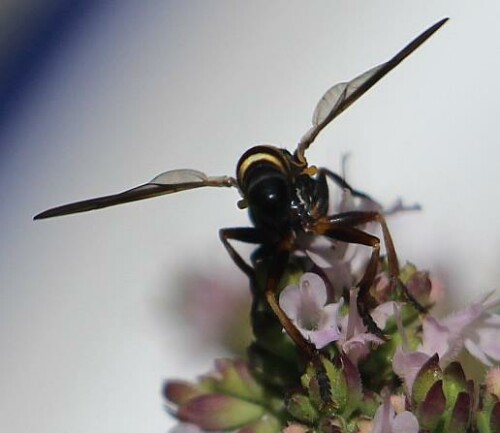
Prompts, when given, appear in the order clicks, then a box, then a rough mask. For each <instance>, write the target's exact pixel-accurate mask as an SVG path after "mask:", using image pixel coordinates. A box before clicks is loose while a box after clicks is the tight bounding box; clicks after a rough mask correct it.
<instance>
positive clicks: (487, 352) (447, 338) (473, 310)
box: [419, 293, 500, 366]
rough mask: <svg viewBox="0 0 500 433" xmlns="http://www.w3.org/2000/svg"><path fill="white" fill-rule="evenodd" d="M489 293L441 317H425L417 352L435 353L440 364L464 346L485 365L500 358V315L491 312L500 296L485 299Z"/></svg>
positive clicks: (455, 355) (498, 303) (499, 303)
mask: <svg viewBox="0 0 500 433" xmlns="http://www.w3.org/2000/svg"><path fill="white" fill-rule="evenodd" d="M491 295H492V293H489V294H488V295H486V296H485V297H483V299H481V300H480V301H479V302H476V303H475V304H472V305H470V306H469V307H466V308H464V309H463V310H462V311H459V312H456V313H453V314H451V315H449V316H447V317H445V318H444V319H441V320H439V319H436V318H434V317H431V316H428V317H426V318H425V319H424V321H423V339H422V345H421V347H420V348H419V351H421V352H424V353H427V354H428V355H433V354H434V353H437V354H438V355H439V359H440V364H441V365H442V366H443V365H446V364H448V363H450V362H451V361H453V360H454V359H455V358H456V357H457V356H458V355H459V353H460V352H461V351H462V350H463V349H464V348H465V349H467V351H468V352H469V353H470V354H471V355H473V356H474V357H476V358H477V359H478V360H479V361H481V362H482V363H483V364H485V365H488V366H491V365H492V360H493V361H496V362H498V361H500V344H498V335H499V332H500V315H499V314H495V313H494V312H492V310H493V309H495V308H497V307H498V306H500V298H496V299H492V300H488V299H489V298H491Z"/></svg>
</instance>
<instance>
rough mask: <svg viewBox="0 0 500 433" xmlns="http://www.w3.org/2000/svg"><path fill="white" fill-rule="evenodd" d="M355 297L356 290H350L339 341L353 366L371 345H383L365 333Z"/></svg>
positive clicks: (372, 335) (368, 350)
mask: <svg viewBox="0 0 500 433" xmlns="http://www.w3.org/2000/svg"><path fill="white" fill-rule="evenodd" d="M357 297H358V289H351V290H350V291H349V313H348V314H347V316H345V317H343V318H342V327H341V329H342V330H341V333H340V339H339V344H340V346H341V347H342V351H343V352H344V353H345V354H346V355H347V357H348V358H349V360H350V361H351V362H352V363H353V364H354V365H357V363H358V361H359V359H361V358H363V357H364V356H366V355H368V353H369V352H370V349H371V345H372V343H375V344H381V343H383V341H382V340H381V339H380V338H379V337H377V336H376V335H374V334H371V333H369V332H367V329H366V326H365V324H364V323H363V320H362V319H361V316H360V315H359V312H358V304H357ZM377 308H378V307H377Z"/></svg>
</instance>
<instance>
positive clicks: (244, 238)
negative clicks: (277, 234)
mask: <svg viewBox="0 0 500 433" xmlns="http://www.w3.org/2000/svg"><path fill="white" fill-rule="evenodd" d="M219 237H220V240H221V242H222V244H223V245H224V247H225V248H226V251H227V252H228V254H229V256H230V257H231V258H232V259H233V262H234V263H235V264H236V266H238V268H240V269H241V270H242V271H243V272H244V273H245V274H246V276H247V277H248V278H249V279H250V280H251V281H253V280H254V279H255V271H254V269H253V268H252V266H250V265H249V264H248V263H247V262H246V261H245V260H244V259H243V257H241V256H240V255H239V254H238V252H237V251H236V250H235V249H234V247H233V246H232V245H231V244H230V242H229V241H230V240H235V241H239V242H244V243H247V244H261V243H262V242H263V236H262V233H261V232H260V231H259V230H257V229H255V228H253V227H234V228H225V229H220V230H219Z"/></svg>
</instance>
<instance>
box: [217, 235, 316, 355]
mask: <svg viewBox="0 0 500 433" xmlns="http://www.w3.org/2000/svg"><path fill="white" fill-rule="evenodd" d="M219 236H220V239H221V241H222V243H223V245H224V247H225V248H226V250H227V252H228V253H229V255H230V256H231V258H232V259H233V261H234V262H235V263H236V265H237V266H238V267H239V268H240V269H241V270H242V271H243V272H244V273H245V274H246V275H247V276H248V278H249V279H250V283H251V286H252V290H254V291H255V289H254V287H255V286H256V284H257V281H256V275H255V270H254V269H253V268H252V267H251V266H250V265H249V264H248V263H247V262H246V261H245V260H244V259H243V258H242V257H241V256H240V255H239V254H238V253H237V251H236V250H235V249H234V247H233V246H232V245H231V244H230V242H229V241H230V240H235V241H240V242H245V243H251V244H262V243H263V242H264V236H263V234H262V232H261V231H259V230H257V229H255V228H253V227H239V228H225V229H221V230H220V231H219ZM288 258H289V252H288V250H287V249H283V248H282V249H281V250H280V249H278V250H277V251H276V254H273V258H272V259H271V263H270V264H269V267H268V274H267V278H266V283H265V289H264V296H265V299H266V302H267V304H268V305H269V307H270V308H271V310H272V311H273V313H274V314H275V316H276V317H277V318H278V320H279V321H280V324H281V326H282V327H283V328H284V329H285V331H286V332H287V334H288V335H289V336H290V338H291V339H292V341H293V342H294V343H295V344H296V345H297V346H298V348H299V349H300V350H301V351H302V352H303V353H304V354H305V355H306V356H308V357H313V356H315V355H314V354H315V352H316V349H315V347H314V346H313V345H312V344H311V343H310V342H309V341H307V340H306V339H305V338H304V337H303V335H302V334H301V333H300V331H299V330H298V329H297V327H296V326H295V325H294V324H293V322H292V321H291V320H290V319H289V318H288V316H287V315H286V314H285V312H284V311H283V309H282V308H281V307H280V306H279V303H278V301H277V299H276V292H277V291H278V284H279V282H280V280H281V278H282V276H283V274H284V273H285V269H286V266H287V264H288ZM256 298H257V295H256V294H255V292H254V299H253V301H254V302H253V307H252V309H255V308H257V299H256Z"/></svg>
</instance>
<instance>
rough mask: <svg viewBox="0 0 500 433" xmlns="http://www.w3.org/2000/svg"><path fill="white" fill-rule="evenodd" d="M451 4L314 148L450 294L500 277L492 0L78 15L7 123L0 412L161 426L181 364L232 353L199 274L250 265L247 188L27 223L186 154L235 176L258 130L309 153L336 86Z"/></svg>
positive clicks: (49, 422) (462, 296)
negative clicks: (211, 334) (198, 306)
mask: <svg viewBox="0 0 500 433" xmlns="http://www.w3.org/2000/svg"><path fill="white" fill-rule="evenodd" d="M444 16H450V17H451V20H450V22H449V23H448V24H447V25H446V26H445V27H444V28H443V29H441V30H440V31H439V33H438V34H436V35H435V36H434V37H433V38H432V39H431V40H429V41H428V42H427V43H426V44H425V45H424V46H423V47H422V48H420V49H419V50H418V51H417V52H415V53H414V54H413V55H412V56H411V58H409V59H407V61H405V62H404V63H403V64H402V65H400V66H399V67H398V68H397V69H396V70H395V71H393V72H392V73H391V74H390V75H389V76H387V77H386V78H385V79H384V80H383V81H382V82H380V83H379V84H378V85H377V86H376V87H375V88H374V89H372V90H371V91H370V92H369V93H368V94H366V95H365V96H364V97H363V98H362V99H361V100H359V101H358V102H357V103H356V104H355V105H354V106H352V107H351V108H349V110H348V111H346V112H345V113H344V114H343V115H342V116H341V117H339V118H338V119H337V120H336V121H335V122H334V124H332V125H330V127H329V128H328V130H327V131H325V132H324V133H323V134H322V135H321V137H320V138H319V139H318V140H317V142H316V143H315V144H314V147H313V148H312V149H311V151H310V152H309V153H308V157H309V161H310V163H313V164H317V165H324V166H327V167H330V168H332V169H334V170H338V168H339V161H340V157H341V155H342V154H344V153H346V152H350V154H351V159H350V162H349V171H348V176H349V177H348V179H349V180H350V181H351V183H352V184H354V185H355V186H356V187H357V188H359V189H362V190H364V191H367V192H369V193H370V194H372V195H373V196H374V197H376V198H378V199H379V200H380V201H381V202H382V203H384V204H389V203H391V202H392V200H393V199H395V198H396V197H398V196H401V197H403V198H404V199H405V200H406V202H408V203H412V202H416V201H418V202H419V203H420V204H421V205H422V206H423V208H424V210H423V211H422V212H419V213H413V214H406V215H400V216H398V217H396V218H394V219H393V220H392V221H391V222H390V225H391V228H392V230H393V233H394V238H395V242H396V246H397V250H398V252H399V254H400V257H401V259H402V260H405V259H407V260H411V261H412V262H414V263H416V264H418V265H419V266H420V267H421V268H427V269H430V270H431V271H432V272H433V273H434V274H435V275H436V276H437V277H439V278H440V279H441V280H442V281H444V282H445V284H446V286H447V290H448V293H449V295H450V298H449V299H450V301H449V302H450V304H449V307H450V308H458V307H460V306H463V305H466V304H467V303H468V302H470V301H471V300H473V299H476V298H477V297H479V296H480V295H481V294H482V293H485V292H487V291H490V290H492V289H494V288H497V287H498V281H499V277H500V270H499V266H498V263H500V254H499V247H498V244H499V241H500V218H499V217H498V214H499V201H498V195H499V193H498V185H499V181H500V170H499V161H500V152H499V142H500V131H499V126H498V123H499V119H500V109H499V104H498V100H499V97H500V90H499V88H498V83H497V81H498V77H499V76H500V63H499V61H500V60H499V59H500V33H499V27H498V16H500V3H499V2H496V1H476V2H466V1H435V2H413V1H412V2H409V1H401V0H397V1H396V0H394V1H384V2H382V1H370V2H361V1H315V2H298V1H272V2H269V1H252V2H234V1H212V2H206V1H182V2H181V1H159V0H158V1H146V2H135V1H120V2H118V1H109V2H105V3H104V5H103V6H100V7H98V8H95V11H94V12H93V14H90V15H89V16H88V17H87V18H86V19H85V20H84V21H81V22H80V26H79V27H77V28H74V29H73V30H72V34H71V37H69V38H67V39H66V40H65V43H64V45H62V46H61V47H60V49H59V51H58V53H57V56H54V58H53V59H52V61H51V62H50V63H49V64H48V66H47V67H45V68H44V69H43V70H42V71H41V72H40V74H39V76H38V77H37V82H36V85H35V86H34V87H33V90H32V91H31V93H30V95H29V96H28V97H27V98H25V100H24V101H23V103H24V105H23V106H22V109H21V110H19V111H18V112H17V114H16V117H15V118H13V119H11V121H10V123H9V124H8V125H7V127H6V129H5V130H3V131H2V132H1V139H2V141H3V142H2V149H1V152H2V155H1V171H0V199H1V203H2V212H1V215H0V223H1V225H0V227H1V228H0V236H1V243H0V429H1V430H2V431H6V432H10V433H24V432H30V431H37V432H39V433H49V432H50V433H59V432H60V433H63V432H64V433H65V432H72V433H79V432H92V433H100V432H103V433H104V432H106V433H109V432H139V431H140V432H163V431H165V430H166V429H167V428H168V426H170V425H172V424H173V421H172V420H170V419H169V418H168V416H167V415H166V414H165V413H164V411H163V408H162V404H163V403H162V400H161V397H160V387H161V383H162V380H163V379H164V378H166V377H184V378H191V377H194V376H195V375H196V374H199V373H203V372H204V371H206V370H208V368H209V367H210V366H211V359H212V358H214V357H216V356H221V355H223V353H220V352H219V351H218V350H216V349H215V348H214V349H210V348H207V347H205V346H204V345H203V344H202V342H201V341H199V340H197V339H196V336H193V335H191V334H189V333H188V334H186V333H185V332H184V325H182V323H181V322H180V321H179V319H178V317H177V315H176V314H173V312H172V311H171V309H169V307H168V306H169V305H175V302H174V301H175V299H176V296H178V292H179V290H181V286H182V284H180V281H181V280H182V278H181V277H182V275H184V274H186V273H189V272H191V271H193V272H206V273H220V274H221V278H228V275H233V274H236V273H237V272H238V270H237V269H236V268H235V266H234V265H233V264H232V263H231V261H230V259H229V258H228V257H227V256H226V253H225V251H224V250H223V247H222V246H221V244H220V243H219V240H218V236H217V230H218V229H219V228H220V227H224V226H238V225H245V224H247V223H246V215H245V214H244V212H241V211H238V209H237V208H236V201H237V199H238V196H237V192H236V191H231V190H218V189H214V190H196V191H191V192H186V193H184V194H178V195H175V196H170V197H165V198H160V199H156V200H151V201H144V202H141V203H135V204H130V205H126V206H120V207H116V208H110V209H107V210H103V211H99V212H94V213H90V214H86V215H83V214H80V215H77V216H71V217H64V218H60V219H54V220H50V221H42V222H36V223H34V222H32V221H31V217H32V216H33V215H34V214H35V213H36V212H39V211H41V210H44V209H46V208H48V207H51V206H55V205H58V204H63V203H66V202H69V201H74V200H78V199H83V198H90V197H94V196H98V195H103V194H108V193H114V192H119V191H121V190H124V189H127V188H129V187H132V186H135V185H137V184H140V183H143V182H144V181H147V180H149V179H150V178H152V177H153V176H154V175H156V174H158V173H160V172H163V171H165V170H168V169H173V168H184V167H192V168H197V169H200V170H202V171H205V172H207V173H209V174H213V175H219V174H229V175H233V174H234V168H235V164H236V161H237V160H238V158H239V156H240V155H241V154H242V152H243V151H244V150H245V149H247V148H248V147H250V146H252V145H254V144H259V143H272V144H276V145H280V146H286V147H288V148H289V149H293V148H294V145H295V143H296V142H297V140H298V139H299V138H300V137H301V135H302V134H303V133H304V132H305V131H306V130H307V129H308V127H309V125H310V118H311V114H312V110H313V108H314V106H315V104H316V101H317V100H318V99H319V97H320V96H321V95H322V93H323V92H324V91H325V90H326V89H327V88H328V87H330V86H331V85H332V84H334V83H336V82H339V81H344V80H349V79H351V78H353V77H354V76H356V75H358V74H359V73H361V72H363V71H365V70H367V69H369V68H370V67H372V66H374V65H376V64H379V63H382V62H383V61H385V60H387V59H388V58H389V57H391V56H392V55H393V54H395V53H396V52H397V51H398V50H399V49H400V48H402V47H403V46H404V45H405V44H406V43H407V42H408V41H409V40H410V39H412V38H413V37H415V36H416V35H417V34H419V33H420V32H421V31H423V30H424V29H425V28H426V27H428V26H429V25H431V24H432V23H434V22H435V21H437V20H438V19H440V18H442V17H444Z"/></svg>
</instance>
